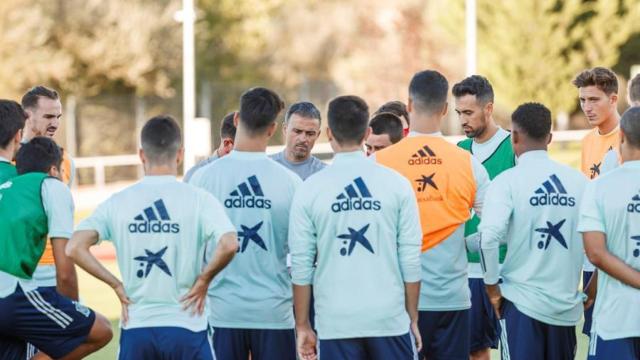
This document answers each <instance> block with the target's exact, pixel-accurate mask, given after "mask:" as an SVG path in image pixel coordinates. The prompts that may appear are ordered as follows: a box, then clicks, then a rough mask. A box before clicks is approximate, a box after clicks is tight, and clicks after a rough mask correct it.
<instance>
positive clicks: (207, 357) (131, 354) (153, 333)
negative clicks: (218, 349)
mask: <svg viewBox="0 0 640 360" xmlns="http://www.w3.org/2000/svg"><path fill="white" fill-rule="evenodd" d="M118 359H119V360H133V359H136V360H137V359H140V360H147V359H148V360H152V359H175V360H178V359H193V360H213V359H214V357H213V351H212V349H211V343H209V337H208V336H207V331H206V330H202V331H199V332H193V331H191V330H188V329H185V328H180V327H143V328H135V329H127V330H124V329H123V330H122V333H121V335H120V350H119V352H118Z"/></svg>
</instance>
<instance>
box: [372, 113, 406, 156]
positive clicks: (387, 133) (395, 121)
mask: <svg viewBox="0 0 640 360" xmlns="http://www.w3.org/2000/svg"><path fill="white" fill-rule="evenodd" d="M369 127H370V128H371V131H370V132H369V136H367V139H366V140H365V142H364V145H365V147H366V149H367V156H369V155H371V154H373V153H375V152H376V151H379V150H382V149H384V148H386V147H389V146H391V145H393V144H395V143H397V142H398V141H400V140H402V138H403V137H404V135H403V134H402V131H403V130H402V121H400V118H398V117H397V116H395V115H393V114H392V113H380V114H378V115H374V116H373V118H372V119H371V121H370V122H369Z"/></svg>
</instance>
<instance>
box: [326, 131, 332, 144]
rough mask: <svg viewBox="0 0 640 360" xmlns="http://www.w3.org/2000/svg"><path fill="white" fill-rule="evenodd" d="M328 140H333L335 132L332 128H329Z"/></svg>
mask: <svg viewBox="0 0 640 360" xmlns="http://www.w3.org/2000/svg"><path fill="white" fill-rule="evenodd" d="M327 140H328V141H330V142H331V141H333V133H332V132H331V128H327Z"/></svg>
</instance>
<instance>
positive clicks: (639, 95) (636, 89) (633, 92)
mask: <svg viewBox="0 0 640 360" xmlns="http://www.w3.org/2000/svg"><path fill="white" fill-rule="evenodd" d="M629 99H631V101H633V102H638V101H640V74H637V75H636V76H634V77H633V79H631V84H630V85H629Z"/></svg>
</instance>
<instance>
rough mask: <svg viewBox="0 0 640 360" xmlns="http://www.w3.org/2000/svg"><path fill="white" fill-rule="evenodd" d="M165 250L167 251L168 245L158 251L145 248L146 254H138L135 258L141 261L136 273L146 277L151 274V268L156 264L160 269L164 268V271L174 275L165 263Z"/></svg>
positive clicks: (140, 276)
mask: <svg viewBox="0 0 640 360" xmlns="http://www.w3.org/2000/svg"><path fill="white" fill-rule="evenodd" d="M165 252H167V246H165V247H163V248H162V249H160V251H158V252H156V253H154V252H152V251H151V250H148V249H144V253H145V255H144V256H136V257H134V258H133V260H137V261H140V269H139V270H138V272H137V273H136V275H137V276H138V277H139V278H143V277H144V278H146V277H147V276H149V273H150V272H151V269H153V267H154V265H155V266H156V267H157V268H158V269H160V270H162V272H164V273H165V274H167V275H169V276H172V275H171V271H170V270H169V267H168V266H167V263H165V262H164V260H162V256H164V253H165ZM143 268H144V270H143Z"/></svg>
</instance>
